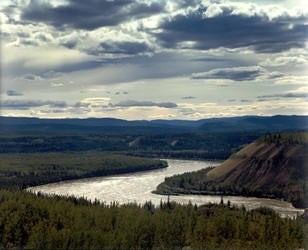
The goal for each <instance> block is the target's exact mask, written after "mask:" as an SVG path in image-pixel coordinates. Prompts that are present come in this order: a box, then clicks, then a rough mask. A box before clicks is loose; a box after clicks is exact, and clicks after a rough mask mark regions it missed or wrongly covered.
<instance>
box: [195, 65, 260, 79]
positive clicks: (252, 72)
mask: <svg viewBox="0 0 308 250" xmlns="http://www.w3.org/2000/svg"><path fill="white" fill-rule="evenodd" d="M263 74H264V70H263V69H262V68H261V67H259V66H250V67H234V68H221V69H213V70H210V71H207V72H201V73H194V74H192V76H191V78H192V79H230V80H233V81H251V80H255V79H256V78H258V77H259V76H261V75H263Z"/></svg>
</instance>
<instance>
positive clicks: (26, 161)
mask: <svg viewBox="0 0 308 250" xmlns="http://www.w3.org/2000/svg"><path fill="white" fill-rule="evenodd" d="M0 157H1V165H0V187H6V188H7V187H19V188H24V187H27V186H34V185H39V184H46V183H50V182H57V181H62V180H68V179H77V178H86V177H94V176H104V175H111V174H120V173H130V172H136V171H144V170H151V169H156V168H163V167H167V163H166V162H164V161H160V160H155V159H147V158H140V157H133V156H125V155H120V154H110V153H103V152H95V151H90V152H87V151H84V152H71V153H69V152H66V153H31V154H30V153H28V154H26V153H22V154H17V153H14V154H13V153H10V154H0Z"/></svg>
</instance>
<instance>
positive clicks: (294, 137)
mask: <svg viewBox="0 0 308 250" xmlns="http://www.w3.org/2000/svg"><path fill="white" fill-rule="evenodd" d="M258 142H259V143H260V142H266V143H274V144H287V145H293V144H308V133H307V132H304V131H302V132H289V133H287V132H284V133H266V134H265V135H264V136H262V137H261V138H260V139H259V140H258Z"/></svg>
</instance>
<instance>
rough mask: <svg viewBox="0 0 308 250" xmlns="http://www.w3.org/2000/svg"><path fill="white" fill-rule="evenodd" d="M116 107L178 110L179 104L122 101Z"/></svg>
mask: <svg viewBox="0 0 308 250" xmlns="http://www.w3.org/2000/svg"><path fill="white" fill-rule="evenodd" d="M112 106H114V107H161V108H176V107H177V104H176V103H173V102H150V101H134V100H128V101H122V102H119V103H117V104H113V105H112Z"/></svg>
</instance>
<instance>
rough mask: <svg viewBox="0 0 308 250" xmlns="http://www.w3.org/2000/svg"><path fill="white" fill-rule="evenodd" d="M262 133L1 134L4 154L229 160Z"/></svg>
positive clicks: (0, 146) (0, 139)
mask: <svg viewBox="0 0 308 250" xmlns="http://www.w3.org/2000/svg"><path fill="white" fill-rule="evenodd" d="M260 135H261V132H236V133H234V132H231V133H203V132H202V133H201V132H200V133H197V132H194V133H166V134H164V133H161V134H151V133H149V134H142V135H136V134H134V133H127V134H116V133H115V134H113V133H110V131H109V132H108V131H106V132H105V133H101V134H81V135H71V134H53V135H6V134H0V153H39V152H41V153H45V152H73V151H88V150H95V151H102V152H120V153H122V154H129V155H136V156H148V157H156V158H158V157H162V158H163V157H164V158H168V157H169V158H170V157H173V158H182V159H226V158H227V157H228V156H229V155H230V154H232V153H234V152H236V151H238V150H239V149H240V148H241V147H242V146H243V145H245V144H247V143H250V142H251V141H253V140H255V139H257V138H258V137H259V136H260Z"/></svg>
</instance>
